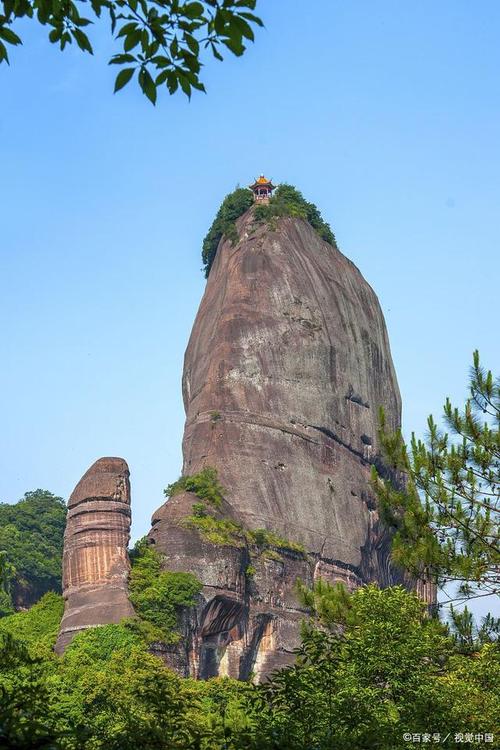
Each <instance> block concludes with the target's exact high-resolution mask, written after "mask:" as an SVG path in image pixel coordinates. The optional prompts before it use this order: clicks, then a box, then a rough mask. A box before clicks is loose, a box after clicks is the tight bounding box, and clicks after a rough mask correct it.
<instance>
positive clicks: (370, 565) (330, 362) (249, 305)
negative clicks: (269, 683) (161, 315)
mask: <svg viewBox="0 0 500 750" xmlns="http://www.w3.org/2000/svg"><path fill="white" fill-rule="evenodd" d="M238 231H239V236H240V241H239V242H238V243H237V244H236V245H234V246H233V245H232V244H231V242H229V241H223V242H222V243H221V244H220V246H219V249H218V253H217V256H216V259H215V262H214V265H213V267H212V269H211V272H210V276H209V279H208V283H207V286H206V290H205V294H204V296H203V299H202V302H201V305H200V308H199V311H198V315H197V317H196V320H195V323H194V327H193V331H192V333H191V338H190V340H189V344H188V347H187V351H186V355H185V362H184V375H183V395H184V404H185V409H186V426H185V431H184V440H183V453H184V465H183V474H184V475H191V474H194V473H196V472H198V471H200V470H201V469H202V468H203V467H205V466H213V467H215V468H216V469H217V471H218V476H219V480H220V482H221V484H222V485H223V487H224V488H225V515H226V516H229V517H231V518H233V519H234V520H236V521H237V522H239V523H241V524H242V525H244V526H245V527H246V528H249V529H256V528H266V529H269V530H272V531H274V532H278V533H279V534H281V535H282V536H283V537H286V538H287V539H289V540H292V541H294V542H299V543H301V544H303V545H304V547H305V549H306V551H307V555H306V556H305V557H304V556H301V555H300V554H298V553H294V552H293V551H288V552H287V551H283V550H275V551H274V554H273V555H271V559H270V558H269V557H268V556H266V555H262V554H258V553H257V551H256V550H255V549H252V548H251V547H248V546H247V547H241V548H238V547H229V546H217V545H213V544H210V543H208V542H207V541H206V540H203V539H202V538H201V537H200V535H199V533H198V532H197V531H194V530H190V529H186V528H184V527H183V526H182V519H183V517H185V516H186V515H189V514H190V513H191V506H192V504H193V502H195V501H196V500H197V498H196V497H195V496H193V495H192V494H189V493H184V494H181V495H177V496H175V497H173V498H172V499H171V500H170V501H168V502H167V503H165V504H164V505H163V506H162V507H161V508H160V509H159V510H158V511H157V512H156V513H155V514H154V516H153V528H152V530H151V532H150V539H151V542H152V543H153V544H155V545H156V548H157V549H158V550H159V551H161V552H162V553H164V554H165V555H166V563H165V564H166V566H167V567H168V568H170V569H173V570H189V571H192V572H193V573H194V574H195V575H197V577H198V578H199V579H200V580H201V581H202V582H203V584H204V588H203V596H204V600H205V602H206V604H205V606H204V608H203V607H201V608H199V609H198V611H197V613H196V616H195V617H194V619H192V621H191V623H190V626H189V628H188V630H187V631H186V639H187V641H186V643H187V646H186V651H185V672H186V673H187V672H189V673H190V674H192V675H194V676H210V675H215V674H229V675H230V676H232V677H240V678H246V677H248V676H249V675H250V674H251V673H254V674H255V675H256V676H257V678H261V677H262V676H263V675H265V674H267V673H268V672H269V671H271V670H272V669H273V668H274V667H277V666H280V665H282V664H284V663H288V662H289V661H290V660H291V652H292V650H293V648H294V647H295V646H297V645H298V623H299V620H300V618H301V617H302V616H303V612H302V611H301V608H300V607H299V605H298V604H297V601H296V600H295V596H294V594H293V586H294V583H295V580H296V578H297V577H300V578H302V580H304V581H305V582H306V583H311V582H312V581H313V580H314V578H315V577H316V576H318V575H321V576H323V577H324V578H326V579H328V580H330V581H336V580H341V581H344V582H345V583H346V584H347V585H348V586H349V587H350V588H354V587H356V586H358V585H360V584H362V583H366V582H369V581H376V582H378V583H379V584H380V585H382V586H386V585H390V584H393V583H397V582H401V581H402V577H401V575H400V574H399V573H398V572H397V571H396V570H394V569H393V568H392V566H391V563H390V555H389V538H388V535H387V533H386V532H385V530H384V529H383V528H382V527H381V523H380V521H379V515H378V512H377V508H376V501H375V498H374V497H373V493H372V491H371V489H370V485H369V477H370V469H371V464H372V463H373V462H374V461H378V453H379V444H378V440H377V421H378V409H379V407H380V406H383V407H384V410H385V413H386V419H387V424H388V427H389V428H390V429H395V428H397V427H398V426H399V425H400V413H401V403H400V395H399V389H398V384H397V381H396V376H395V372H394V368H393V364H392V360H391V355H390V349H389V341H388V337H387V332H386V327H385V323H384V319H383V315H382V311H381V309H380V305H379V303H378V300H377V297H376V296H375V294H374V292H373V290H372V289H371V287H370V286H369V285H368V284H367V282H366V281H365V280H364V278H363V277H362V275H361V273H360V272H359V270H358V269H357V268H356V266H355V265H354V264H353V263H352V262H351V261H350V260H348V259H347V258H346V257H345V256H344V255H343V254H342V253H341V252H339V251H338V250H337V249H335V248H333V247H332V246H331V245H329V244H327V243H326V242H324V241H323V240H321V239H320V238H319V236H318V235H317V234H316V232H315V231H314V230H313V229H312V228H311V226H310V225H309V224H308V223H307V222H305V221H304V220H302V219H292V218H283V219H280V220H279V222H278V225H277V228H276V230H270V229H269V227H267V226H265V225H264V226H263V225H256V224H255V223H254V221H253V211H252V209H251V210H250V211H249V212H247V213H246V214H245V215H244V216H243V217H242V218H241V219H240V220H239V221H238ZM214 415H215V416H214ZM273 558H275V559H273ZM250 564H251V565H252V567H253V568H255V573H254V575H253V576H248V575H246V574H245V571H246V570H247V568H248V566H249V565H250ZM177 658H178V655H177Z"/></svg>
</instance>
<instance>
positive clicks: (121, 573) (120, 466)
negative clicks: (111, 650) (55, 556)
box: [56, 458, 134, 653]
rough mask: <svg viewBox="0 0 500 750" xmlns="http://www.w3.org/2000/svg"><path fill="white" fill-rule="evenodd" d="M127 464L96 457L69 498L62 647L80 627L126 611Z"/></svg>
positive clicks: (113, 620) (61, 648)
mask: <svg viewBox="0 0 500 750" xmlns="http://www.w3.org/2000/svg"><path fill="white" fill-rule="evenodd" d="M129 539H130V483H129V470H128V466H127V464H126V462H125V461H124V460H123V459H122V458H100V459H99V460H98V461H96V462H95V464H93V465H92V466H91V467H90V469H89V470H88V471H87V473H86V474H84V475H83V477H82V478H81V479H80V481H79V482H78V484H77V486H76V487H75V489H74V491H73V493H72V495H71V497H70V499H69V502H68V517H67V522H66V531H65V534H64V554H63V595H64V599H65V608H64V616H63V619H62V623H61V629H60V632H59V637H58V640H57V644H56V651H57V652H58V653H62V652H63V651H64V649H65V648H66V646H67V645H68V643H69V642H70V641H71V639H72V638H73V636H74V635H75V634H76V633H78V632H79V631H80V630H84V629H85V628H88V627H92V626H95V625H107V624H109V623H118V622H120V620H121V619H122V618H123V617H132V616H133V615H134V610H133V607H132V605H131V604H130V602H129V600H128V597H127V580H128V574H129V570H130V564H129V560H128V555H127V546H128V542H129Z"/></svg>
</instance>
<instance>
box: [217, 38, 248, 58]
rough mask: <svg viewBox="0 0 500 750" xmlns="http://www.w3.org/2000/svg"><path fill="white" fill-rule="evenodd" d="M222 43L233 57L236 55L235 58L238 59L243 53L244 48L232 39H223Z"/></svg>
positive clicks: (239, 42)
mask: <svg viewBox="0 0 500 750" xmlns="http://www.w3.org/2000/svg"><path fill="white" fill-rule="evenodd" d="M222 43H223V44H225V45H226V47H227V48H228V49H230V50H231V52H232V53H233V55H236V56H237V57H240V56H241V55H242V54H243V53H244V51H245V46H244V45H243V44H242V43H241V41H239V40H236V39H234V38H230V39H223V40H222Z"/></svg>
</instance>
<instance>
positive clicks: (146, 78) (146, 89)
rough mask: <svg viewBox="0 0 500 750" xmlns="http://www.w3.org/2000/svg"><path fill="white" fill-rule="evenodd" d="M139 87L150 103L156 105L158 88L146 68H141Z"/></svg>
mask: <svg viewBox="0 0 500 750" xmlns="http://www.w3.org/2000/svg"><path fill="white" fill-rule="evenodd" d="M139 85H140V87H141V89H142V91H143V93H144V94H145V95H146V96H147V97H148V99H149V101H150V102H152V103H153V104H156V86H155V82H154V81H153V79H152V78H151V75H150V73H149V71H148V70H147V69H146V68H141V70H140V73H139Z"/></svg>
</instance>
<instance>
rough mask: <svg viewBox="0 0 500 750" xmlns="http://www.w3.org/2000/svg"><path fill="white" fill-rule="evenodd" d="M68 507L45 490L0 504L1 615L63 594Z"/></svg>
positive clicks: (60, 499)
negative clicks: (54, 593) (53, 593)
mask: <svg viewBox="0 0 500 750" xmlns="http://www.w3.org/2000/svg"><path fill="white" fill-rule="evenodd" d="M66 512H67V509H66V504H65V502H64V500H63V499H62V498H61V497H56V496H55V495H53V494H52V493H51V492H47V491H46V490H35V491H34V492H27V493H26V494H25V495H24V497H23V498H22V499H21V500H19V502H18V503H16V504H15V505H10V504H8V503H0V575H1V578H2V586H1V587H0V616H2V615H6V614H11V613H12V612H14V610H15V608H16V607H29V606H31V605H32V604H33V603H34V602H36V601H37V600H38V599H39V598H40V597H41V596H42V595H43V594H45V593H46V592H47V591H51V590H52V591H57V592H60V591H61V567H62V549H63V535H64V527H65V524H66Z"/></svg>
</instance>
